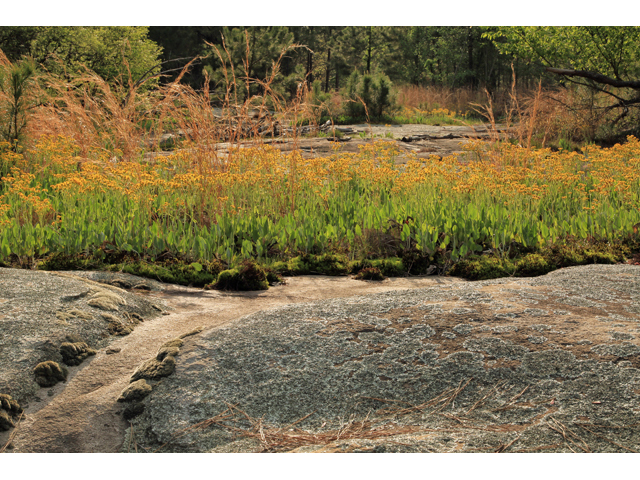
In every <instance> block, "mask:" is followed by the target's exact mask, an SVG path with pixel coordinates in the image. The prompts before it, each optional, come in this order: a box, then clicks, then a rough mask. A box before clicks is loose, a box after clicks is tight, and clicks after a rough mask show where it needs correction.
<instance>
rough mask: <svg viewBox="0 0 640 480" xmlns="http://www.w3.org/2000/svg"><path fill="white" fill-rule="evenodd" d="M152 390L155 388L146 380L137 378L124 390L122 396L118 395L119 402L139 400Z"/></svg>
mask: <svg viewBox="0 0 640 480" xmlns="http://www.w3.org/2000/svg"><path fill="white" fill-rule="evenodd" d="M152 390H153V388H152V387H151V385H149V384H148V383H147V381H146V380H144V379H140V380H137V381H135V382H133V383H131V384H129V386H128V387H127V388H125V389H124V390H123V391H122V393H121V394H120V397H118V402H138V401H140V400H142V399H143V398H144V397H146V396H147V395H149V394H150V393H151V391H152Z"/></svg>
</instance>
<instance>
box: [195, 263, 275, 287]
mask: <svg viewBox="0 0 640 480" xmlns="http://www.w3.org/2000/svg"><path fill="white" fill-rule="evenodd" d="M205 288H208V289H211V288H215V289H217V290H241V291H253V290H267V289H268V288H269V283H268V281H267V274H266V272H265V271H264V269H263V268H262V267H260V266H259V265H257V264H256V263H254V262H251V261H248V260H245V261H244V262H242V263H241V264H240V266H239V267H238V268H233V269H231V270H223V271H222V272H220V274H219V275H218V280H217V281H216V282H215V283H214V284H211V285H207V286H206V287H205Z"/></svg>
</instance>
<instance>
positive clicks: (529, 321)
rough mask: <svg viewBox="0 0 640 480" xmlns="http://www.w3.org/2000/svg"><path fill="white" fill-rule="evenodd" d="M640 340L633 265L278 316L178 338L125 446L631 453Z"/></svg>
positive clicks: (445, 288)
mask: <svg viewBox="0 0 640 480" xmlns="http://www.w3.org/2000/svg"><path fill="white" fill-rule="evenodd" d="M532 304H535V308H532V307H531V305H532ZM612 322H613V323H612ZM613 325H615V327H614V326H613ZM612 328H615V332H616V335H612V334H611V332H612ZM452 332H455V334H454V333H452ZM638 332H640V268H639V267H637V266H627V265H590V266H584V267H572V268H567V269H563V270H559V271H556V272H552V273H550V274H548V275H545V276H543V277H537V278H529V279H511V278H510V279H499V280H491V281H482V282H466V283H453V284H447V285H439V286H437V287H432V288H424V289H414V290H405V291H395V292H388V293H381V294H375V295H365V296H356V297H351V298H341V299H336V300H329V301H323V302H316V303H307V304H298V305H291V306H284V307H278V308H275V309H271V310H268V311H264V312H260V313H256V314H252V315H248V316H246V317H244V318H242V319H240V320H238V321H237V322H234V323H233V324H231V325H228V326H224V327H220V328H214V329H210V330H205V331H204V332H202V333H201V334H199V335H195V336H191V337H187V338H185V339H184V344H183V346H182V347H181V348H180V355H179V356H177V357H175V360H176V365H175V372H174V373H173V374H172V375H170V376H168V377H166V378H163V379H162V380H161V381H160V382H159V383H158V384H157V385H155V387H154V388H153V392H152V393H151V394H149V395H148V396H146V397H145V398H144V400H142V405H143V406H144V410H143V413H142V414H140V415H139V416H137V417H136V418H134V419H133V420H131V421H132V426H133V427H132V428H130V429H129V430H128V437H127V439H126V440H125V442H124V449H125V450H128V449H131V445H133V444H134V445H135V446H136V448H137V451H175V452H207V451H216V452H219V451H374V452H382V451H387V452H389V451H393V452H399V451H421V452H429V451H437V452H448V451H485V452H488V451H545V452H570V451H612V452H613V451H639V450H640V428H638V424H639V423H640V370H639V368H640V355H639V352H640V349H639V342H638ZM542 333H544V335H542ZM443 334H444V335H443Z"/></svg>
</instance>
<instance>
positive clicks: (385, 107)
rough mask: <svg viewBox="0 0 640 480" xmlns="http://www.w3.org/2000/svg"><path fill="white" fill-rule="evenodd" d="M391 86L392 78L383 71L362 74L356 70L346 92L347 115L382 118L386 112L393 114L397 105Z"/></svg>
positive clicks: (350, 77) (350, 78)
mask: <svg viewBox="0 0 640 480" xmlns="http://www.w3.org/2000/svg"><path fill="white" fill-rule="evenodd" d="M391 87H392V83H391V80H389V77H387V76H386V75H384V74H382V73H376V74H373V75H369V74H365V75H360V74H359V73H358V71H357V70H354V72H353V73H352V74H351V75H350V76H349V80H348V82H347V87H346V90H345V92H344V96H345V97H346V98H347V102H346V103H345V107H344V108H345V113H346V115H348V116H350V117H359V118H362V117H365V116H366V117H377V118H380V117H382V116H383V115H384V114H385V113H387V114H392V113H393V112H394V111H395V110H396V109H397V106H396V103H395V98H394V96H393V95H392V92H391Z"/></svg>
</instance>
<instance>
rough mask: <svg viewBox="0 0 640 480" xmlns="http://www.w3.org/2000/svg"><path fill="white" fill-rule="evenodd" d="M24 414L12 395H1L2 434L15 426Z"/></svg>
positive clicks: (0, 424)
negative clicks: (19, 417) (16, 421)
mask: <svg viewBox="0 0 640 480" xmlns="http://www.w3.org/2000/svg"><path fill="white" fill-rule="evenodd" d="M21 413H22V408H21V407H20V405H19V404H18V402H16V401H15V400H14V399H13V398H11V396H10V395H5V394H3V393H0V432H2V431H5V430H9V429H10V428H13V427H14V426H15V424H14V421H15V419H16V418H18V416H19V415H20V414H21Z"/></svg>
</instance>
